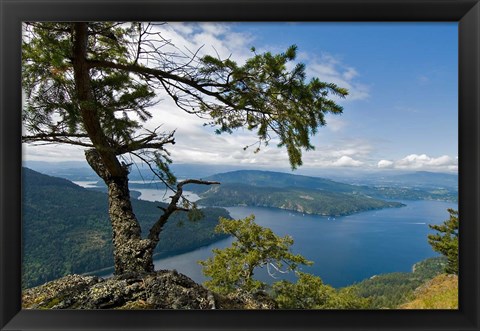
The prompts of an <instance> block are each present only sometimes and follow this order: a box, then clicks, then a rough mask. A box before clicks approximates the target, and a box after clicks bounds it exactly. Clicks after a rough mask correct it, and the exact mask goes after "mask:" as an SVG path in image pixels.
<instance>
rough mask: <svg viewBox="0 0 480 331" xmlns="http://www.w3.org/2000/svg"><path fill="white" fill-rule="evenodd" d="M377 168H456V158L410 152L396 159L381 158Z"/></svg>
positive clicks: (454, 169)
mask: <svg viewBox="0 0 480 331" xmlns="http://www.w3.org/2000/svg"><path fill="white" fill-rule="evenodd" d="M377 166H378V168H395V169H412V170H419V169H424V170H446V171H457V170H458V158H457V157H456V158H453V157H450V156H448V155H442V156H439V157H431V156H428V155H427V154H410V155H407V156H405V157H404V158H402V159H399V160H396V161H389V160H381V161H379V162H378V164H377Z"/></svg>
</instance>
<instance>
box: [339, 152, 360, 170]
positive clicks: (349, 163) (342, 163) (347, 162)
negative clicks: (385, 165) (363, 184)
mask: <svg viewBox="0 0 480 331" xmlns="http://www.w3.org/2000/svg"><path fill="white" fill-rule="evenodd" d="M362 164H363V162H361V161H358V160H354V159H352V158H351V157H350V156H346V155H344V156H342V157H341V158H339V159H338V160H336V161H335V162H333V163H332V165H333V166H335V167H359V166H361V165H362Z"/></svg>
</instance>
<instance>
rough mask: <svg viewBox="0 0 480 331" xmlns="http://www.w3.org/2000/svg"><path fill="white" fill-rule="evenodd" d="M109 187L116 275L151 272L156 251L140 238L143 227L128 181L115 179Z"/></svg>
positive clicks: (125, 178)
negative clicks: (138, 218)
mask: <svg viewBox="0 0 480 331" xmlns="http://www.w3.org/2000/svg"><path fill="white" fill-rule="evenodd" d="M107 185H108V205H109V206H108V207H109V208H108V212H109V215H110V222H111V224H112V230H113V249H114V251H113V253H114V261H115V274H124V273H129V272H152V271H153V269H154V267H153V256H152V255H153V249H154V247H152V242H151V241H150V240H149V239H142V238H141V229H140V225H139V224H138V221H137V219H136V217H135V215H134V214H133V210H132V205H131V202H130V192H129V189H128V177H127V176H125V177H121V178H119V177H116V178H112V179H111V180H109V181H108V183H107Z"/></svg>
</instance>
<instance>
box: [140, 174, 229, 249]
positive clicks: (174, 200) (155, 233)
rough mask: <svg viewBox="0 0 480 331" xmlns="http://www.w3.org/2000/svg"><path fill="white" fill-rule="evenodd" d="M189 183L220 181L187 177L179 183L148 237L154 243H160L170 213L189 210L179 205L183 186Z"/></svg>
mask: <svg viewBox="0 0 480 331" xmlns="http://www.w3.org/2000/svg"><path fill="white" fill-rule="evenodd" d="M188 184H200V185H214V184H220V183H219V182H213V181H205V180H200V179H186V180H184V181H181V182H180V183H178V184H177V190H176V193H175V194H174V195H173V196H172V197H171V200H170V203H169V204H168V206H167V208H161V209H162V210H163V214H162V215H161V216H160V218H159V219H158V220H157V221H156V222H155V224H154V225H153V226H152V228H151V229H150V232H149V234H148V239H150V240H151V241H152V243H153V244H154V245H156V244H157V243H158V240H159V235H160V232H162V230H163V226H164V225H165V223H167V221H168V218H169V217H170V215H172V214H173V213H174V212H176V211H189V209H187V208H184V207H179V206H178V205H177V204H178V201H179V200H180V198H181V197H182V194H183V186H184V185H188Z"/></svg>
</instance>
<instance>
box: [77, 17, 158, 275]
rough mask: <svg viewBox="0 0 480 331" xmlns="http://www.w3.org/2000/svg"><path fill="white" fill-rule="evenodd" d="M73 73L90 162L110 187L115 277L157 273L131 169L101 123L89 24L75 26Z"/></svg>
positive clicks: (151, 245)
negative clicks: (135, 202)
mask: <svg viewBox="0 0 480 331" xmlns="http://www.w3.org/2000/svg"><path fill="white" fill-rule="evenodd" d="M73 28H74V40H73V69H74V70H73V71H74V78H75V90H76V97H77V100H78V103H79V110H80V115H81V116H82V122H83V125H84V127H85V131H86V132H87V134H88V136H89V138H90V140H91V142H92V143H93V145H94V146H95V148H93V149H89V150H87V151H85V156H86V159H87V162H88V163H89V164H90V166H91V167H92V169H93V170H94V171H95V172H96V173H97V174H98V175H99V176H100V178H102V179H103V181H104V182H105V184H107V187H108V204H109V207H108V212H109V215H110V222H111V224H112V230H113V255H114V261H115V274H116V275H120V274H125V273H130V272H135V273H138V272H151V271H153V256H152V255H153V249H154V248H155V245H154V244H153V242H152V241H151V240H149V239H142V237H141V229H140V224H139V223H138V220H137V218H136V216H135V214H134V213H133V209H132V204H131V202H130V192H129V189H128V169H126V167H124V166H122V165H121V164H120V162H119V161H118V159H117V155H116V154H115V152H114V149H113V148H112V146H111V145H110V143H109V141H108V139H107V137H106V135H105V133H104V131H103V128H102V126H101V123H100V115H99V114H98V110H97V107H96V102H95V98H94V95H93V92H92V84H91V77H90V69H89V67H88V63H87V54H88V25H87V23H83V22H78V23H74V25H73Z"/></svg>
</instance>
